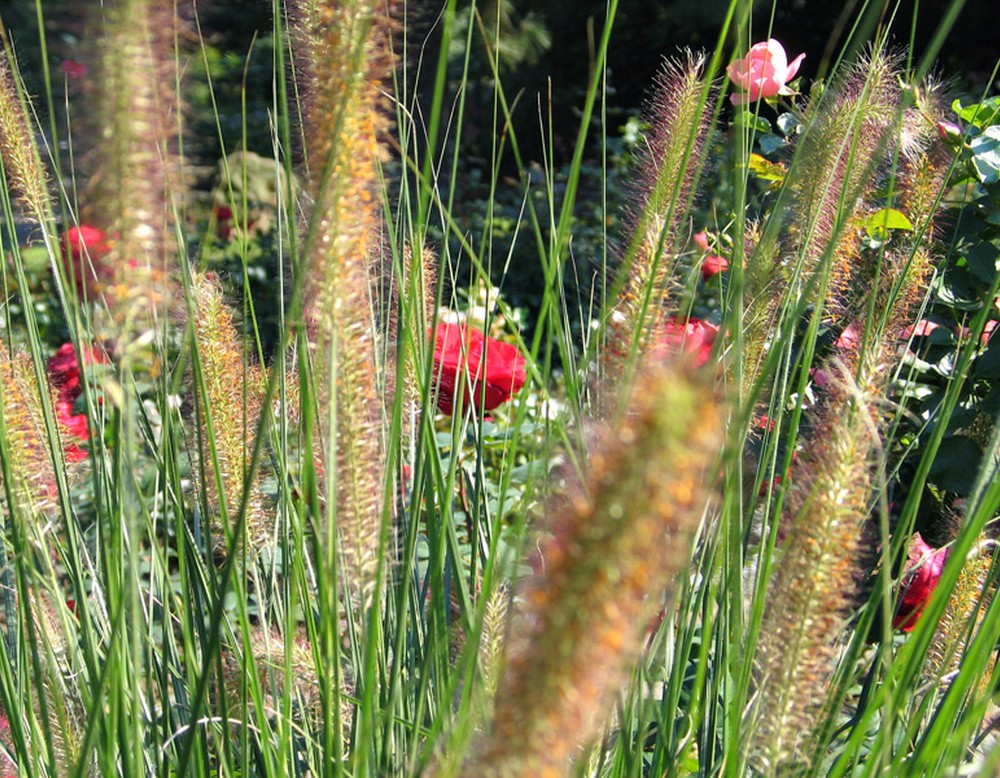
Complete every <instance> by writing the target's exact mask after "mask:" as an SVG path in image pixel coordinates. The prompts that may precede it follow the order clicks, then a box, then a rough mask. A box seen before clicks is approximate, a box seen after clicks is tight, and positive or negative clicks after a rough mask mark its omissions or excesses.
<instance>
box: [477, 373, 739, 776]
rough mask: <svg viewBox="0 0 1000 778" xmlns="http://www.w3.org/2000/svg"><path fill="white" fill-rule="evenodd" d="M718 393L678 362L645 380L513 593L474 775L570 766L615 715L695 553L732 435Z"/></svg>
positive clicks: (539, 772) (561, 771) (537, 772)
mask: <svg viewBox="0 0 1000 778" xmlns="http://www.w3.org/2000/svg"><path fill="white" fill-rule="evenodd" d="M721 418H722V414H721V408H720V403H719V401H718V400H717V399H716V397H715V396H714V393H713V392H712V390H711V389H710V388H708V387H707V386H706V385H705V383H704V381H701V380H698V377H697V376H695V375H694V374H693V373H689V372H688V371H687V370H685V369H679V368H678V367H677V366H676V365H669V366H658V367H655V368H652V369H650V370H649V371H648V372H644V373H643V374H641V375H640V376H639V378H638V380H637V383H636V388H635V392H634V394H633V400H632V404H631V407H630V408H629V410H628V412H627V414H626V416H625V418H623V419H622V420H621V421H620V423H618V424H616V425H614V426H613V427H609V428H608V429H607V430H606V431H605V433H604V435H603V437H602V439H601V441H600V444H599V445H596V446H594V447H593V452H594V453H593V454H592V455H591V461H590V466H589V471H588V474H587V476H586V484H587V487H586V491H582V490H581V491H580V492H578V493H576V494H574V495H572V496H571V498H570V499H568V500H567V501H566V502H565V505H564V506H563V508H562V509H561V510H560V511H559V513H558V514H557V516H556V518H555V520H554V524H553V526H552V528H551V535H550V536H549V537H548V538H546V539H545V540H543V541H542V542H541V543H540V544H539V546H538V551H537V554H536V555H535V556H534V557H533V559H532V560H531V563H532V566H533V568H534V571H535V576H534V578H533V579H531V580H529V582H528V583H527V585H526V586H525V587H524V589H523V591H522V592H521V595H520V597H518V598H516V600H515V603H516V604H515V613H514V616H513V622H512V624H511V626H510V630H509V634H508V649H507V657H506V666H505V668H504V669H503V671H502V674H501V676H500V677H499V679H498V681H497V682H496V684H497V690H498V691H497V697H496V700H495V707H494V713H493V718H492V723H491V726H490V730H489V732H488V734H487V736H486V737H485V739H484V741H483V742H482V743H480V746H479V747H478V748H477V749H476V751H475V755H474V756H473V757H472V758H471V759H470V760H469V761H468V763H467V764H466V766H465V770H464V772H462V774H463V775H480V776H486V777H487V778H491V777H492V778H513V776H524V778H528V776H559V775H565V774H567V770H568V769H569V765H570V764H571V762H572V761H573V760H574V759H575V758H576V757H577V756H578V755H579V749H580V747H581V746H582V745H583V744H585V743H586V742H587V741H588V740H590V739H591V738H592V737H593V736H594V735H595V734H596V733H597V732H598V731H599V729H600V727H601V726H602V725H603V724H604V717H605V716H606V714H607V711H608V709H609V701H610V699H611V698H612V697H613V695H614V693H615V691H616V690H617V689H618V688H619V687H620V685H621V683H622V681H623V679H624V678H626V677H627V669H628V668H629V666H630V664H631V662H632V661H633V660H634V659H635V658H636V656H637V655H638V654H639V652H640V650H641V646H642V642H643V639H644V636H645V632H646V629H645V628H646V625H647V624H648V623H649V622H650V620H651V619H652V617H653V616H654V615H655V613H656V612H657V611H658V610H659V608H660V605H661V604H662V598H661V595H662V594H663V592H664V590H666V589H667V588H668V587H669V586H670V585H671V584H672V582H673V581H674V579H675V576H676V575H678V574H680V573H681V572H682V571H683V570H684V568H685V565H686V564H687V563H688V560H689V557H690V553H691V542H692V538H693V536H694V533H695V530H696V528H697V526H698V524H699V522H700V521H701V519H702V516H703V515H704V513H705V511H706V509H707V507H708V505H709V502H710V491H709V489H708V488H707V487H706V484H707V482H708V480H710V479H711V477H712V475H711V474H712V471H713V467H715V466H717V461H718V456H719V451H720V447H721V444H722V432H721V429H722V426H721Z"/></svg>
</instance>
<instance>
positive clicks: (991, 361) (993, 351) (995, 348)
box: [972, 338, 1000, 379]
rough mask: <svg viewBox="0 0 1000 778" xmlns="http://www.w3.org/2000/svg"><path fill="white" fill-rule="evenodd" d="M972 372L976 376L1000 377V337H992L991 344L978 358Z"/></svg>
mask: <svg viewBox="0 0 1000 778" xmlns="http://www.w3.org/2000/svg"><path fill="white" fill-rule="evenodd" d="M972 374H973V375H974V376H975V377H976V378H988V379H996V378H1000V338H990V345H989V346H987V348H986V351H985V352H984V353H983V354H982V355H981V356H979V357H978V358H977V359H976V361H975V363H974V365H973V368H972Z"/></svg>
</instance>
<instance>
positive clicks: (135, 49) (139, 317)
mask: <svg viewBox="0 0 1000 778" xmlns="http://www.w3.org/2000/svg"><path fill="white" fill-rule="evenodd" d="M95 14H96V16H97V18H98V20H99V22H100V24H99V29H100V35H101V38H100V44H101V45H100V49H99V53H100V57H99V62H98V68H97V71H98V78H97V79H96V85H97V96H96V99H95V101H94V106H95V110H94V111H93V113H92V115H91V116H90V117H89V121H92V122H94V123H95V124H96V125H97V126H96V128H95V135H96V141H95V142H94V146H93V148H92V150H91V154H90V159H89V163H90V165H91V166H92V168H93V173H92V175H91V177H90V180H89V182H88V184H87V187H86V189H85V191H84V193H83V194H82V196H81V201H82V205H81V214H80V215H81V221H82V222H85V223H89V224H92V225H94V226H97V227H99V228H100V229H102V230H103V231H104V233H105V234H106V235H109V236H111V240H110V241H109V254H108V256H107V257H106V259H105V262H106V265H107V267H108V268H110V270H111V274H112V277H111V279H110V281H109V283H108V284H107V287H106V288H105V289H104V290H103V291H104V298H105V300H106V301H107V304H108V307H109V309H110V315H111V316H110V322H109V324H108V327H109V330H110V332H108V333H107V334H108V339H109V340H113V341H115V342H116V344H117V346H116V349H115V350H116V352H117V355H118V356H119V357H123V356H126V355H128V354H131V353H132V348H131V347H132V346H135V347H136V349H137V352H136V354H135V355H134V356H135V357H136V358H138V359H139V360H140V361H147V359H148V357H146V356H143V354H144V352H145V350H146V347H147V344H148V342H149V341H150V340H151V336H152V335H153V333H154V332H155V330H156V327H157V320H158V319H159V317H160V316H162V313H163V312H164V311H165V310H166V308H167V306H168V305H169V304H170V302H171V299H172V297H173V270H172V268H173V259H174V255H175V253H176V252H175V240H174V233H175V230H176V226H175V223H174V216H173V212H174V209H175V207H176V206H177V203H176V202H174V199H173V198H174V196H175V195H176V193H177V192H179V191H180V181H179V172H178V169H179V168H178V163H177V159H176V148H175V145H176V136H177V120H176V114H177V111H178V109H179V100H178V97H177V94H176V86H177V75H176V68H177V60H176V57H175V47H174V32H175V30H176V29H177V25H178V24H179V22H178V20H177V16H176V13H175V9H174V6H173V5H172V4H170V3H162V2H158V1H157V0H116V1H115V2H111V3H103V4H102V7H101V8H100V9H96V10H95Z"/></svg>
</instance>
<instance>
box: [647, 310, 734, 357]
mask: <svg viewBox="0 0 1000 778" xmlns="http://www.w3.org/2000/svg"><path fill="white" fill-rule="evenodd" d="M718 334H719V328H718V327H716V326H715V325H714V324H710V323H709V322H707V321H702V320H701V319H687V320H685V319H683V318H681V317H679V316H672V317H671V318H669V319H667V321H666V323H665V324H664V325H663V333H662V334H661V335H660V339H659V341H658V342H657V343H656V344H655V345H654V346H653V356H659V357H663V356H666V355H668V354H685V355H686V356H687V357H688V358H689V359H691V360H692V361H693V362H694V365H695V367H701V366H702V365H704V364H705V363H706V362H708V359H709V357H710V356H711V355H712V346H713V345H714V344H715V336H716V335H718Z"/></svg>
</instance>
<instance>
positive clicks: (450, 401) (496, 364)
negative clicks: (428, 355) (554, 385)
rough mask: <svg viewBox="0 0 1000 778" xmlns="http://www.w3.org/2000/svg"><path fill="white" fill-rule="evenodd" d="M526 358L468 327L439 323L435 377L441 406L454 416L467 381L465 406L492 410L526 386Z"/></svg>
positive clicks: (507, 345) (443, 410)
mask: <svg viewBox="0 0 1000 778" xmlns="http://www.w3.org/2000/svg"><path fill="white" fill-rule="evenodd" d="M524 366H525V362H524V357H523V356H521V352H520V351H518V350H517V347H516V346H512V345H511V344H510V343H504V342H503V341H500V340H497V339H496V338H490V337H487V336H486V335H484V334H483V333H482V332H480V331H479V330H477V329H475V328H474V327H468V326H466V325H464V324H439V325H438V326H437V329H436V330H435V331H434V378H435V381H436V382H437V406H438V410H440V411H441V413H446V414H448V415H451V414H452V413H453V412H454V410H455V408H454V404H455V395H456V390H457V388H458V386H459V383H460V382H461V381H462V380H463V378H467V379H468V383H467V384H466V385H465V388H464V390H463V391H464V405H465V407H466V408H468V406H469V403H470V402H472V403H473V404H475V407H476V408H477V409H478V410H479V411H491V410H493V409H494V408H496V407H497V406H498V405H502V404H503V403H505V402H507V400H509V399H510V398H511V397H512V396H513V395H514V393H515V392H517V390H518V389H520V388H521V387H522V386H524V382H525V380H527V376H526V375H525V372H524Z"/></svg>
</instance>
